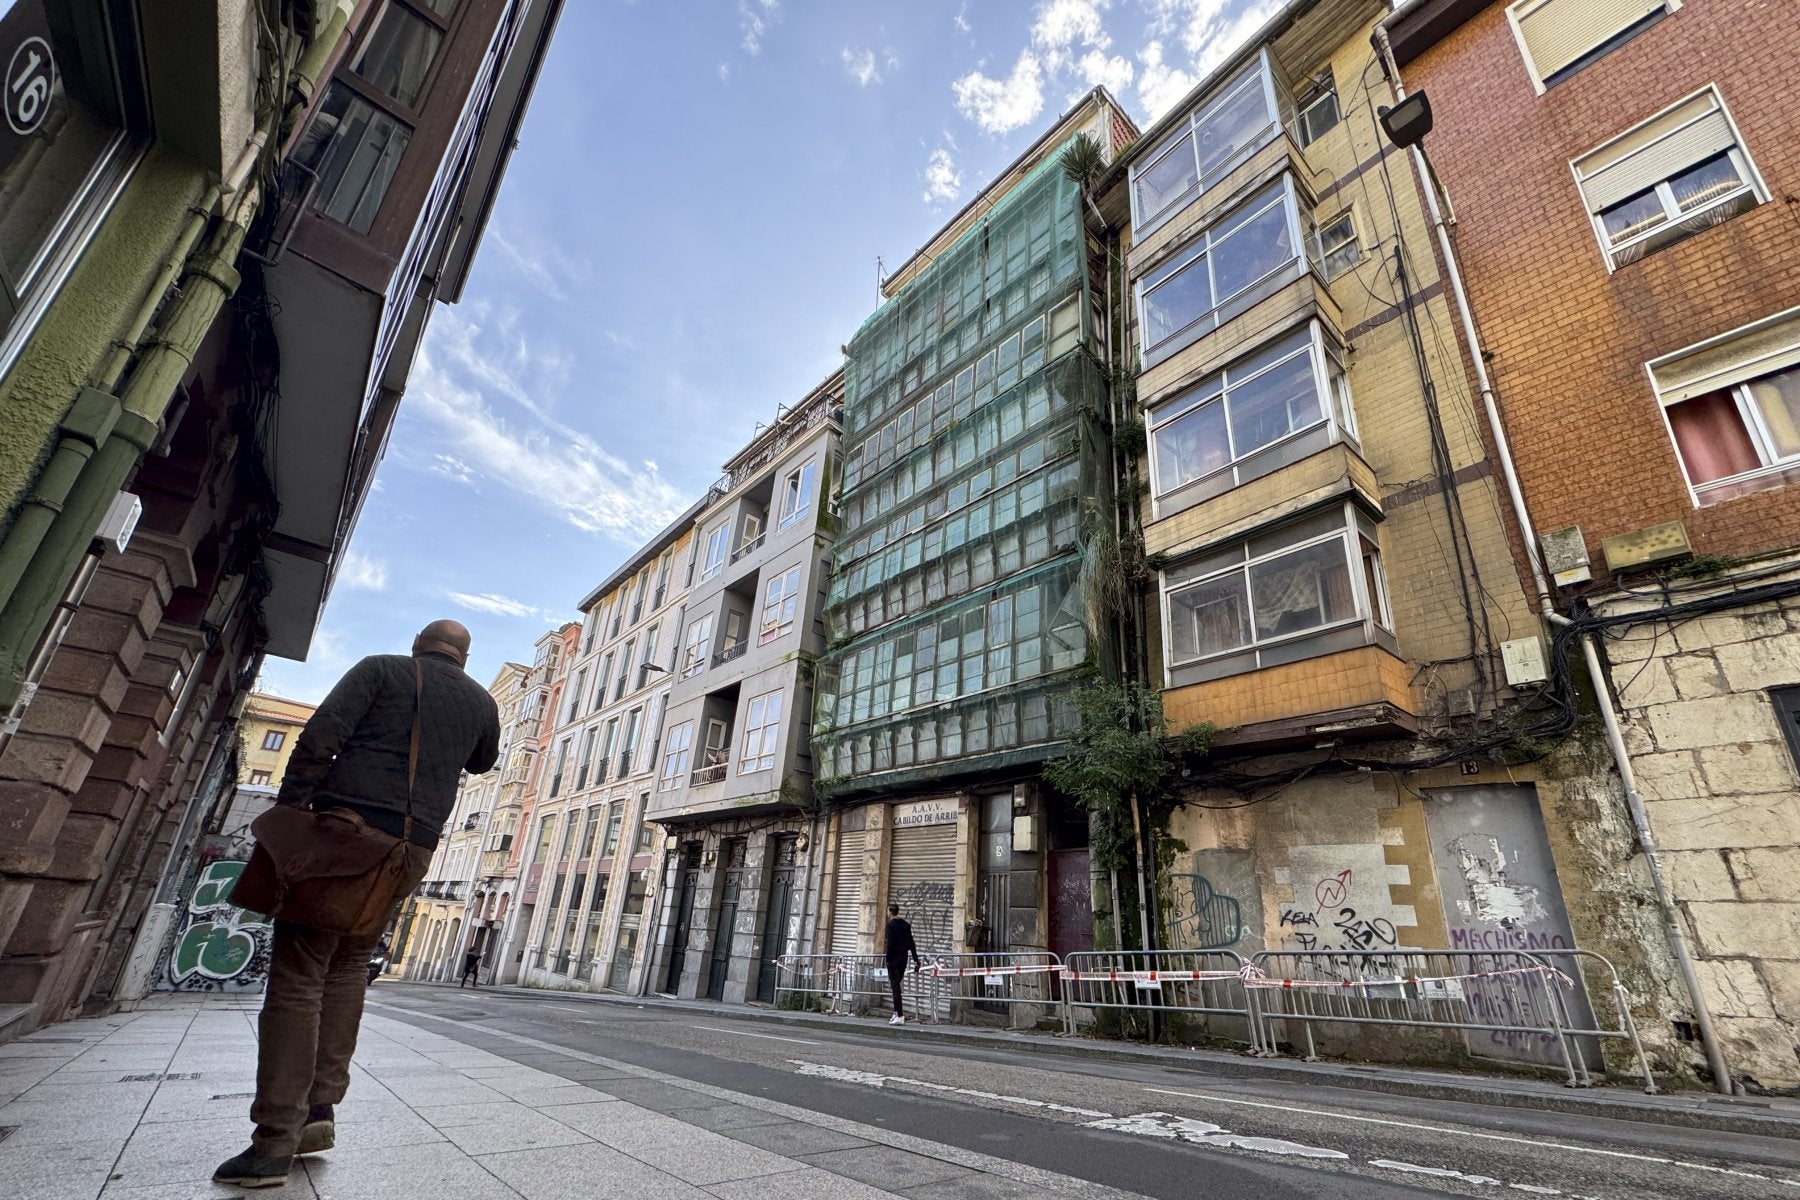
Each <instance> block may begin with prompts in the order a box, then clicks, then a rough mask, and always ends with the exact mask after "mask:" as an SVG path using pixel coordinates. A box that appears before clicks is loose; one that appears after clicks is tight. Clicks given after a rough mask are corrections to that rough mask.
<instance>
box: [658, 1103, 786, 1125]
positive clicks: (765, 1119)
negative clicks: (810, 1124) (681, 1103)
mask: <svg viewBox="0 0 1800 1200" xmlns="http://www.w3.org/2000/svg"><path fill="white" fill-rule="evenodd" d="M681 1119H682V1120H683V1121H686V1122H687V1123H688V1124H689V1125H698V1126H699V1127H700V1128H701V1129H711V1130H713V1131H714V1132H723V1131H725V1130H728V1129H744V1128H748V1127H749V1126H752V1125H791V1124H793V1123H794V1122H792V1121H789V1120H788V1119H787V1118H786V1117H783V1116H779V1115H777V1114H775V1113H772V1112H769V1111H767V1110H766V1109H761V1108H751V1107H749V1106H748V1105H744V1104H714V1105H712V1106H711V1107H710V1108H684V1109H682V1110H681Z"/></svg>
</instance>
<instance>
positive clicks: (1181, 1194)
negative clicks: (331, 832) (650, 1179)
mask: <svg viewBox="0 0 1800 1200" xmlns="http://www.w3.org/2000/svg"><path fill="white" fill-rule="evenodd" d="M370 1006H371V1011H372V1012H375V1013H378V1014H380V1015H382V1016H387V1017H394V1018H399V1019H403V1020H409V1021H412V1022H415V1023H417V1024H419V1025H421V1026H422V1027H424V1028H428V1029H431V1030H432V1031H433V1032H436V1033H440V1034H444V1035H446V1036H449V1037H453V1038H454V1037H457V1036H458V1034H459V1032H461V1033H463V1034H465V1035H467V1034H475V1033H478V1032H495V1031H498V1032H502V1033H510V1034H515V1035H520V1036H523V1037H527V1038H533V1039H536V1040H538V1041H542V1042H546V1043H550V1044H552V1045H555V1046H560V1047H566V1048H569V1049H574V1050H579V1051H582V1052H584V1053H587V1054H592V1055H597V1056H600V1057H604V1058H608V1059H613V1060H617V1061H620V1062H625V1063H630V1064H632V1065H633V1066H637V1067H642V1068H646V1069H649V1070H653V1071H660V1072H663V1073H666V1074H668V1075H672V1076H675V1077H677V1078H680V1079H686V1080H691V1081H695V1082H699V1083H704V1084H709V1085H711V1086H714V1087H720V1088H727V1089H730V1090H732V1091H736V1092H740V1093H743V1094H746V1095H750V1096H759V1097H763V1098H766V1099H770V1100H777V1101H781V1102H783V1103H786V1104H791V1105H794V1106H796V1107H799V1108H804V1109H809V1110H812V1111H815V1112H821V1113H829V1114H832V1115H834V1116H838V1117H843V1118H847V1119H849V1120H854V1121H860V1122H863V1123H865V1124H869V1125H874V1126H880V1127H882V1128H886V1129H892V1130H895V1131H898V1132H901V1133H905V1134H909V1135H911V1136H913V1137H919V1138H924V1139H927V1140H929V1141H934V1142H940V1143H945V1144H948V1145H952V1146H959V1147H962V1148H964V1149H968V1150H975V1151H980V1152H982V1153H985V1154H990V1155H993V1156H995V1157H997V1158H1004V1159H1008V1160H1011V1161H1014V1162H1020V1163H1026V1164H1029V1165H1031V1166H1035V1167H1039V1168H1042V1169H1045V1170H1049V1171H1056V1172H1059V1173H1062V1174H1065V1175H1070V1176H1074V1177H1077V1178H1080V1179H1086V1180H1091V1181H1093V1182H1096V1183H1102V1184H1106V1185H1108V1186H1110V1187H1115V1188H1121V1189H1124V1190H1126V1191H1130V1192H1137V1193H1140V1194H1142V1195H1145V1196H1156V1197H1167V1198H1169V1200H1187V1198H1189V1197H1194V1196H1207V1197H1228V1198H1233V1200H1235V1198H1237V1197H1244V1198H1246V1200H1248V1198H1251V1197H1255V1198H1257V1200H1274V1198H1280V1197H1308V1198H1310V1197H1319V1196H1330V1197H1341V1198H1345V1200H1361V1198H1364V1197H1368V1198H1374V1197H1383V1198H1385V1197H1401V1196H1412V1197H1417V1196H1495V1195H1500V1194H1510V1195H1530V1196H1548V1197H1568V1198H1570V1200H1644V1198H1648V1197H1670V1198H1682V1200H1686V1198H1690V1197H1691V1198H1695V1200H1699V1198H1707V1200H1712V1198H1716V1197H1726V1196H1729V1197H1732V1198H1733V1200H1756V1198H1761V1197H1775V1196H1781V1197H1786V1198H1788V1200H1800V1142H1797V1141H1788V1140H1784V1139H1779V1138H1772V1137H1758V1136H1750V1135H1745V1134H1732V1133H1720V1132H1715V1131H1711V1130H1700V1129H1691V1128H1686V1127H1681V1126H1667V1125H1653V1124H1645V1123H1641V1122H1633V1121H1616V1120H1608V1119H1604V1118H1594V1117H1576V1116H1570V1115H1568V1114H1564V1113H1555V1112H1535V1111H1531V1110H1527V1109H1517V1108H1503V1107H1488V1106H1484V1105H1479V1104H1467V1103H1455V1102H1447V1101H1438V1100H1432V1101H1426V1100H1415V1099H1412V1098H1409V1097H1402V1096H1393V1095H1387V1094H1383V1093H1376V1092H1364V1091H1359V1090H1356V1089H1353V1088H1334V1087H1321V1086H1318V1085H1317V1084H1311V1083H1296V1082H1287V1081H1282V1080H1257V1079H1237V1078H1226V1077H1221V1076H1218V1075H1214V1074H1209V1073H1208V1072H1207V1071H1206V1070H1205V1069H1204V1068H1196V1069H1185V1068H1182V1069H1177V1068H1170V1067H1162V1066H1145V1065H1140V1064H1134V1063H1116V1062H1105V1061H1087V1060H1079V1059H1065V1058H1061V1057H1059V1056H1054V1055H1045V1054H1043V1053H1041V1052H1033V1051H1031V1050H1030V1049H1028V1048H1021V1049H1019V1050H1010V1049H1004V1048H996V1049H986V1048H974V1049H972V1048H970V1047H967V1046H963V1045H954V1046H952V1045H945V1046H943V1047H941V1048H939V1047H934V1046H932V1045H931V1044H929V1043H928V1042H927V1043H920V1042H916V1041H904V1042H902V1041H896V1040H894V1039H889V1038H884V1037H880V1036H878V1035H877V1036H865V1035H861V1034H854V1033H839V1032H836V1031H814V1030H810V1029H799V1030H795V1029H790V1028H788V1027H785V1026H770V1025H769V1024H767V1023H763V1022H757V1021H750V1020H743V1019H738V1018H734V1017H732V1016H730V1015H726V1014H722V1013H715V1012H687V1011H673V1010H669V1009H659V1008H638V1007H635V1006H632V1005H629V1004H621V1003H618V1002H616V1001H587V1000H581V999H577V998H564V997H555V996H538V995H532V994H530V993H521V992H493V991H481V992H473V991H456V990H452V989H445V988H441V987H427V986H419V985H409V984H403V983H397V982H391V981H384V982H383V983H382V984H380V985H379V986H377V987H376V988H375V989H373V990H372V991H371V993H370Z"/></svg>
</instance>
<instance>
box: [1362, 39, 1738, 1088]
mask: <svg viewBox="0 0 1800 1200" xmlns="http://www.w3.org/2000/svg"><path fill="white" fill-rule="evenodd" d="M1375 49H1376V52H1377V53H1378V54H1379V55H1380V57H1381V69H1382V72H1383V74H1385V75H1386V76H1387V77H1388V83H1389V84H1390V85H1391V86H1392V87H1393V89H1394V98H1395V99H1396V100H1401V99H1404V98H1405V97H1406V88H1405V86H1404V85H1403V84H1402V83H1401V81H1400V65H1399V63H1397V62H1395V61H1394V47H1393V44H1392V42H1390V41H1389V40H1388V31H1387V25H1386V23H1385V22H1384V23H1382V24H1379V25H1376V26H1375ZM1412 163H1413V171H1414V172H1415V173H1416V174H1417V176H1418V178H1419V190H1420V191H1422V192H1424V193H1425V205H1426V209H1427V211H1428V212H1429V214H1430V217H1431V224H1432V228H1433V229H1435V230H1436V232H1437V242H1438V249H1439V251H1440V253H1442V255H1443V259H1444V274H1445V275H1446V276H1447V277H1448V279H1449V280H1450V292H1451V295H1452V296H1453V297H1454V299H1455V301H1456V311H1457V316H1458V317H1459V318H1460V319H1461V322H1462V329H1463V337H1464V339H1465V340H1466V341H1467V342H1468V345H1469V361H1470V362H1471V363H1473V364H1474V367H1475V383H1476V386H1477V387H1478V388H1479V389H1480V391H1481V404H1482V408H1483V409H1484V410H1485V411H1486V415H1487V424H1488V432H1489V435H1490V436H1492V438H1493V439H1494V450H1495V454H1496V456H1497V457H1498V458H1499V460H1500V473H1501V475H1502V477H1503V478H1504V479H1505V480H1506V495H1507V499H1508V500H1510V501H1511V502H1512V509H1513V517H1514V519H1515V520H1517V521H1518V523H1519V536H1520V537H1521V538H1522V539H1523V540H1524V542H1525V557H1526V560H1527V561H1528V562H1529V563H1530V565H1531V582H1532V586H1533V587H1534V588H1536V589H1537V598H1538V612H1539V613H1540V614H1541V615H1542V617H1543V619H1544V620H1545V622H1546V623H1548V624H1551V625H1563V626H1567V625H1572V624H1574V622H1572V621H1571V620H1569V618H1567V617H1565V616H1563V615H1562V614H1561V613H1559V612H1557V611H1556V605H1555V602H1554V601H1553V600H1552V598H1551V594H1550V585H1549V581H1548V579H1547V578H1546V577H1545V575H1544V564H1543V559H1542V557H1541V556H1540V555H1539V553H1538V539H1537V530H1536V528H1535V527H1534V526H1533V524H1532V521H1531V514H1530V512H1529V511H1528V510H1527V509H1526V507H1525V491H1524V489H1523V488H1522V487H1521V486H1520V485H1519V475H1518V472H1517V470H1515V469H1514V466H1513V457H1512V446H1511V444H1510V443H1509V442H1508V441H1507V437H1506V428H1505V425H1504V423H1503V421H1502V419H1501V416H1500V406H1499V402H1498V399H1497V398H1496V396H1495V394H1494V385H1493V381H1492V379H1490V378H1489V376H1488V371H1487V363H1486V362H1485V361H1483V359H1482V357H1481V345H1482V343H1481V335H1480V333H1479V331H1478V330H1477V329H1476V326H1475V315H1474V312H1473V310H1472V309H1471V308H1470V307H1469V296H1468V293H1467V292H1466V291H1465V290H1464V288H1463V279H1462V269H1461V267H1460V265H1459V264H1458V261H1457V257H1456V249H1455V246H1454V245H1453V243H1452V242H1451V238H1450V228H1449V225H1448V224H1447V223H1446V222H1445V220H1444V213H1443V209H1442V207H1441V206H1440V205H1439V204H1438V195H1437V187H1436V184H1435V181H1434V180H1433V178H1432V174H1431V169H1430V165H1429V164H1428V163H1427V162H1426V161H1425V151H1424V150H1423V149H1422V148H1421V147H1420V146H1418V145H1416V144H1415V145H1414V146H1413V147H1412ZM1580 641H1581V653H1582V657H1583V659H1584V660H1585V661H1586V664H1587V672H1588V677H1589V679H1590V680H1591V681H1592V683H1593V685H1594V695H1595V698H1596V699H1597V700H1598V701H1599V708H1600V721H1601V724H1602V725H1603V726H1604V728H1605V730H1606V744H1607V747H1608V749H1609V750H1611V752H1612V759H1613V766H1614V767H1615V768H1616V769H1617V770H1618V772H1619V780H1620V782H1621V783H1622V784H1623V785H1624V788H1625V808H1626V810H1627V812H1629V813H1630V816H1631V824H1632V827H1633V829H1634V830H1635V831H1636V833H1637V839H1638V845H1639V847H1640V848H1641V849H1642V850H1643V852H1644V865H1645V866H1646V867H1647V868H1648V870H1649V872H1650V886H1651V888H1652V890H1653V891H1654V892H1655V895H1656V907H1657V910H1658V912H1659V913H1660V915H1661V916H1662V919H1663V926H1664V928H1665V929H1666V930H1667V932H1668V936H1669V948H1670V949H1671V950H1672V951H1673V952H1674V955H1675V965H1676V967H1677V968H1678V969H1679V970H1680V972H1681V981H1682V984H1683V986H1684V987H1685V989H1686V991H1687V995H1688V1003H1689V1005H1690V1006H1691V1007H1692V1009H1693V1013H1694V1025H1695V1027H1696V1029H1697V1030H1698V1032H1699V1034H1700V1044H1701V1047H1702V1048H1703V1049H1704V1050H1705V1052H1706V1063H1707V1066H1708V1067H1709V1068H1710V1069H1711V1070H1712V1077H1713V1090H1714V1091H1717V1092H1721V1093H1723V1094H1724V1095H1727V1096H1729V1095H1731V1094H1732V1090H1731V1074H1730V1071H1729V1069H1728V1068H1727V1066H1726V1063H1725V1055H1724V1052H1723V1051H1722V1050H1721V1048H1720V1046H1719V1038H1718V1034H1717V1033H1716V1032H1715V1031H1714V1029H1713V1022H1712V1009H1711V1008H1710V1007H1709V1006H1708V1005H1707V1003H1706V993H1705V991H1704V990H1703V989H1702V988H1701V986H1700V975H1699V972H1698V971H1696V970H1695V969H1694V956H1693V951H1692V949H1691V948H1690V947H1689V945H1688V939H1687V932H1686V930H1685V929H1684V928H1683V925H1682V921H1681V914H1680V912H1679V910H1678V909H1677V908H1676V906H1675V901H1674V898H1673V896H1672V895H1671V893H1670V891H1669V888H1668V884H1667V883H1666V882H1665V880H1664V877H1663V867H1662V851H1661V849H1660V847H1658V845H1657V843H1656V838H1655V836H1654V835H1653V834H1652V833H1651V832H1650V817H1649V813H1648V812H1647V811H1646V810H1645V808H1644V800H1643V797H1642V796H1640V795H1639V794H1638V790H1637V773H1636V772H1635V771H1633V770H1632V767H1631V754H1630V751H1628V750H1627V749H1626V746H1625V737H1624V734H1623V733H1622V732H1621V731H1620V729H1619V718H1618V714H1617V712H1616V711H1615V710H1614V708H1613V695H1612V690H1611V689H1610V688H1609V687H1608V686H1607V679H1606V673H1605V671H1604V669H1603V668H1602V667H1601V665H1600V652H1599V650H1598V649H1597V648H1596V646H1595V642H1594V636H1593V635H1592V634H1582V635H1581V638H1580Z"/></svg>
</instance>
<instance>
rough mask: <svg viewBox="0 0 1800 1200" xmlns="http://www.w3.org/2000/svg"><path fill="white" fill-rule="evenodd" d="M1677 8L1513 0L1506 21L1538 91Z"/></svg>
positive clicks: (1661, 2)
mask: <svg viewBox="0 0 1800 1200" xmlns="http://www.w3.org/2000/svg"><path fill="white" fill-rule="evenodd" d="M1680 7H1681V0H1514V3H1512V4H1511V5H1509V6H1508V7H1507V9H1506V18H1507V20H1509V21H1511V22H1512V28H1513V36H1514V37H1516V38H1517V39H1518V41H1519V51H1520V53H1521V54H1523V55H1524V56H1525V70H1526V72H1527V73H1528V74H1529V75H1530V76H1531V82H1532V83H1533V84H1534V85H1535V86H1536V87H1537V90H1538V91H1539V92H1540V93H1541V92H1543V91H1544V90H1545V89H1546V88H1550V87H1554V86H1555V85H1557V84H1559V83H1561V82H1562V81H1563V80H1565V79H1567V78H1568V77H1569V76H1571V75H1573V74H1574V73H1575V72H1577V71H1579V70H1581V68H1583V67H1585V66H1587V65H1588V64H1589V63H1591V62H1593V61H1594V60H1595V59H1597V58H1599V57H1600V56H1602V55H1604V54H1606V53H1607V52H1608V51H1610V50H1614V49H1616V48H1618V47H1619V46H1621V45H1623V44H1624V43H1626V42H1628V41H1630V40H1631V39H1632V38H1634V37H1636V36H1637V35H1638V34H1640V33H1642V32H1643V31H1644V30H1646V29H1648V28H1649V27H1650V26H1652V25H1654V24H1655V23H1656V22H1658V21H1660V20H1662V18H1663V17H1664V15H1666V14H1668V13H1671V12H1673V11H1675V10H1676V9H1677V8H1680Z"/></svg>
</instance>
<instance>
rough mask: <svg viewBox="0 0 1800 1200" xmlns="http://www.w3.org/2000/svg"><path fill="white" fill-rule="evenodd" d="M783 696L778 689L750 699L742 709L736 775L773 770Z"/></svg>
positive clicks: (778, 741) (778, 739)
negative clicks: (742, 719) (740, 748)
mask: <svg viewBox="0 0 1800 1200" xmlns="http://www.w3.org/2000/svg"><path fill="white" fill-rule="evenodd" d="M785 697H786V693H784V692H783V691H782V690H781V689H780V688H777V689H775V690H774V691H772V692H764V693H763V694H762V695H760V696H752V697H750V702H749V703H748V704H746V705H745V706H744V731H743V738H742V739H741V740H742V743H743V745H742V753H741V754H740V755H739V757H738V774H739V775H748V774H750V773H752V772H754V771H768V770H772V769H773V768H774V766H775V752H776V748H777V747H778V746H779V745H780V742H781V714H782V709H783V707H784V704H783V701H784V700H785Z"/></svg>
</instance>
